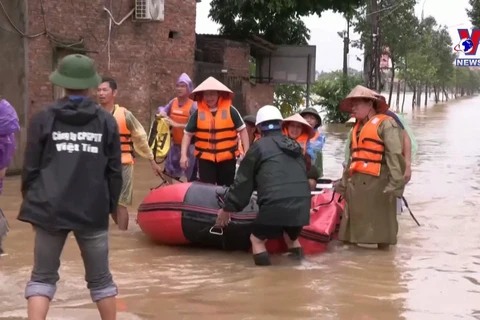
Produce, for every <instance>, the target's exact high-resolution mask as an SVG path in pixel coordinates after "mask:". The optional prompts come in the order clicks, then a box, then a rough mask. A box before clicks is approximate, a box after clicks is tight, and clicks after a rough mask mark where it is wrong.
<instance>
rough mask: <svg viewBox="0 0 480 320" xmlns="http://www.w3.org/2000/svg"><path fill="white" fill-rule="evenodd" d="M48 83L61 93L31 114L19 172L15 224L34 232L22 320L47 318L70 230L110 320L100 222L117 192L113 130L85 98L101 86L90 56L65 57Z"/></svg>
mask: <svg viewBox="0 0 480 320" xmlns="http://www.w3.org/2000/svg"><path fill="white" fill-rule="evenodd" d="M50 82H51V83H52V84H54V85H57V86H59V87H62V88H64V89H65V94H66V96H65V97H64V98H62V99H59V100H57V101H55V102H54V103H53V104H52V105H50V106H48V107H47V108H43V109H41V111H39V112H38V113H36V114H34V115H33V117H32V119H31V121H30V124H29V126H28V127H27V128H28V132H27V143H26V146H25V158H24V159H25V160H24V161H25V162H24V164H23V171H22V186H21V192H22V196H23V202H22V205H21V208H20V213H19V216H18V219H19V220H20V221H23V222H28V223H30V224H32V226H33V228H34V230H35V245H34V259H33V260H34V265H33V271H32V274H31V278H30V281H29V282H28V283H27V286H26V289H25V298H26V299H27V300H28V319H46V318H47V313H48V308H49V306H50V301H52V299H53V298H54V296H55V291H56V284H57V282H58V280H59V274H58V269H59V268H60V257H61V254H62V250H63V247H64V246H65V241H66V240H67V238H68V235H69V233H70V232H71V231H72V232H73V234H74V236H75V239H76V240H77V244H78V246H79V248H80V252H81V254H82V259H83V264H84V266H85V280H86V282H87V284H88V285H87V286H88V289H89V290H90V296H91V298H92V300H93V302H94V303H96V305H97V308H98V311H99V313H100V317H101V319H103V320H112V319H116V317H117V311H116V298H115V297H116V296H117V294H118V290H117V286H116V285H115V283H114V282H113V279H112V274H111V273H110V269H109V263H108V262H109V261H108V251H109V245H108V222H109V213H112V212H115V210H116V207H117V203H118V198H119V196H120V191H121V189H122V163H121V150H120V135H119V132H118V125H117V123H116V121H115V119H114V117H113V116H112V115H111V114H110V113H109V112H106V111H105V110H103V109H102V108H101V107H100V106H99V105H98V104H97V103H96V102H95V101H93V100H91V99H90V98H88V96H89V89H91V88H97V86H98V85H99V84H100V83H101V78H100V76H99V75H98V74H97V72H96V71H95V67H94V63H93V60H91V59H90V58H88V57H86V56H84V55H80V54H73V55H68V56H66V57H65V58H63V59H62V60H61V61H60V63H59V66H58V68H57V70H55V71H54V72H53V73H52V74H51V75H50Z"/></svg>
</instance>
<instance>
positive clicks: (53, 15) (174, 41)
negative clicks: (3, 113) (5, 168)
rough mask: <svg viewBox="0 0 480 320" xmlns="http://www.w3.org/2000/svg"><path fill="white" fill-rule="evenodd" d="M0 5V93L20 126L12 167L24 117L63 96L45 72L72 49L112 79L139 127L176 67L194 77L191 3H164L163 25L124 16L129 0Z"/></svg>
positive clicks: (169, 87) (169, 90)
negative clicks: (7, 101)
mask: <svg viewBox="0 0 480 320" xmlns="http://www.w3.org/2000/svg"><path fill="white" fill-rule="evenodd" d="M2 3H3V6H4V8H5V10H3V9H2V7H0V43H1V44H2V45H0V59H1V63H0V95H3V96H4V97H5V98H7V99H8V100H9V101H10V102H11V103H12V104H13V105H14V106H15V108H16V110H17V113H18V115H19V118H20V122H21V127H22V131H21V132H20V134H19V135H17V140H18V145H19V146H20V148H18V151H17V154H16V156H15V159H14V163H13V164H12V167H11V169H14V170H15V169H18V168H20V167H21V164H22V160H21V159H22V153H23V151H22V150H23V145H24V143H25V137H24V136H25V127H26V123H27V121H28V118H29V117H30V116H31V115H32V114H33V113H34V112H35V111H37V110H39V108H42V107H43V106H45V105H46V104H47V103H49V102H51V101H52V100H53V99H54V98H57V97H59V96H60V95H61V94H62V91H61V90H59V88H53V87H52V85H50V83H49V81H48V76H49V74H50V73H51V72H52V70H53V69H54V68H55V66H56V65H57V62H58V60H59V59H60V58H62V57H63V56H65V55H67V54H70V53H76V52H78V53H83V54H86V55H88V56H90V57H92V58H94V59H95V60H96V61H97V65H98V68H99V71H100V72H101V74H102V75H109V76H113V77H114V78H116V79H117V81H118V83H119V95H118V101H119V103H121V104H123V105H125V106H127V107H128V108H130V109H132V111H133V112H134V114H135V115H136V116H137V117H138V118H139V120H140V121H141V122H142V123H143V124H148V123H150V119H151V115H152V114H153V112H152V111H153V110H155V109H156V107H157V106H158V105H160V104H165V103H166V102H168V101H169V99H171V98H172V97H173V92H174V91H173V89H174V86H175V81H176V80H177V78H178V76H179V75H180V74H181V73H182V72H186V73H188V74H190V75H192V78H193V72H194V56H195V53H194V51H195V20H196V0H175V1H165V7H164V21H162V22H138V21H134V20H133V19H132V17H131V16H130V17H128V18H125V19H124V20H123V17H126V16H128V14H129V13H131V11H132V8H133V5H134V1H133V0H114V1H112V0H111V1H108V0H89V1H87V0H76V1H42V0H17V1H5V0H2ZM104 7H107V9H108V10H109V11H110V12H111V15H112V17H113V18H114V20H115V21H114V22H112V20H111V19H110V15H109V13H108V12H107V11H105V10H104ZM7 17H8V18H7ZM9 20H11V21H12V22H13V24H12V23H10V21H9ZM120 22H122V23H121V24H120V25H118V24H119V23H120ZM110 23H111V26H112V28H111V29H110V27H109V26H110ZM109 30H111V31H110V32H109ZM25 35H26V36H25Z"/></svg>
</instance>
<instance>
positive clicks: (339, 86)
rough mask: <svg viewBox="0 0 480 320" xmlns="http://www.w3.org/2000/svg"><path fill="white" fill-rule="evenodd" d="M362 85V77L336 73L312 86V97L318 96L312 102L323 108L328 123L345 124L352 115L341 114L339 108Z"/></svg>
mask: <svg viewBox="0 0 480 320" xmlns="http://www.w3.org/2000/svg"><path fill="white" fill-rule="evenodd" d="M362 83H363V79H362V77H361V76H360V75H354V76H347V77H344V76H343V74H342V71H335V72H332V74H331V76H328V77H323V78H321V79H318V80H317V81H316V82H315V83H314V84H313V85H312V89H311V93H312V96H313V97H315V96H316V97H315V98H314V99H312V100H313V102H314V104H318V105H321V106H322V109H323V111H325V113H326V115H325V119H324V121H325V122H326V123H344V122H345V121H347V120H348V119H349V118H350V115H349V114H347V113H344V112H341V111H340V110H339V109H338V106H339V104H340V101H342V100H343V99H344V98H345V97H346V96H347V95H348V94H349V93H350V91H351V90H352V89H353V88H354V87H355V86H356V85H359V84H362Z"/></svg>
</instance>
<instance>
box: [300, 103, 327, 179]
mask: <svg viewBox="0 0 480 320" xmlns="http://www.w3.org/2000/svg"><path fill="white" fill-rule="evenodd" d="M300 115H301V116H302V117H303V118H304V119H305V120H306V121H307V122H308V124H309V125H310V126H311V127H312V128H313V129H314V130H315V135H314V136H313V138H312V139H310V140H309V142H308V144H307V148H308V150H307V152H309V153H314V154H315V162H314V163H315V167H316V168H317V171H318V175H319V177H320V178H321V177H323V152H322V150H323V146H324V145H325V133H323V132H322V131H321V130H320V127H321V126H322V117H320V114H318V111H317V109H315V108H314V107H312V108H305V109H304V110H302V112H300ZM310 150H311V151H310Z"/></svg>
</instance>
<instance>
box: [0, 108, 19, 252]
mask: <svg viewBox="0 0 480 320" xmlns="http://www.w3.org/2000/svg"><path fill="white" fill-rule="evenodd" d="M18 130H20V125H19V123H18V116H17V113H16V112H15V109H14V108H13V107H12V106H11V105H10V103H8V101H7V100H4V99H3V100H1V99H0V194H1V193H2V189H3V178H4V177H5V173H6V171H7V167H8V166H9V165H10V162H11V161H12V159H13V153H14V151H15V132H16V131H18ZM7 232H8V222H7V218H6V217H5V215H4V214H3V212H2V210H1V209H0V256H1V255H3V254H4V251H3V246H2V242H3V238H5V236H6V235H7Z"/></svg>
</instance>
